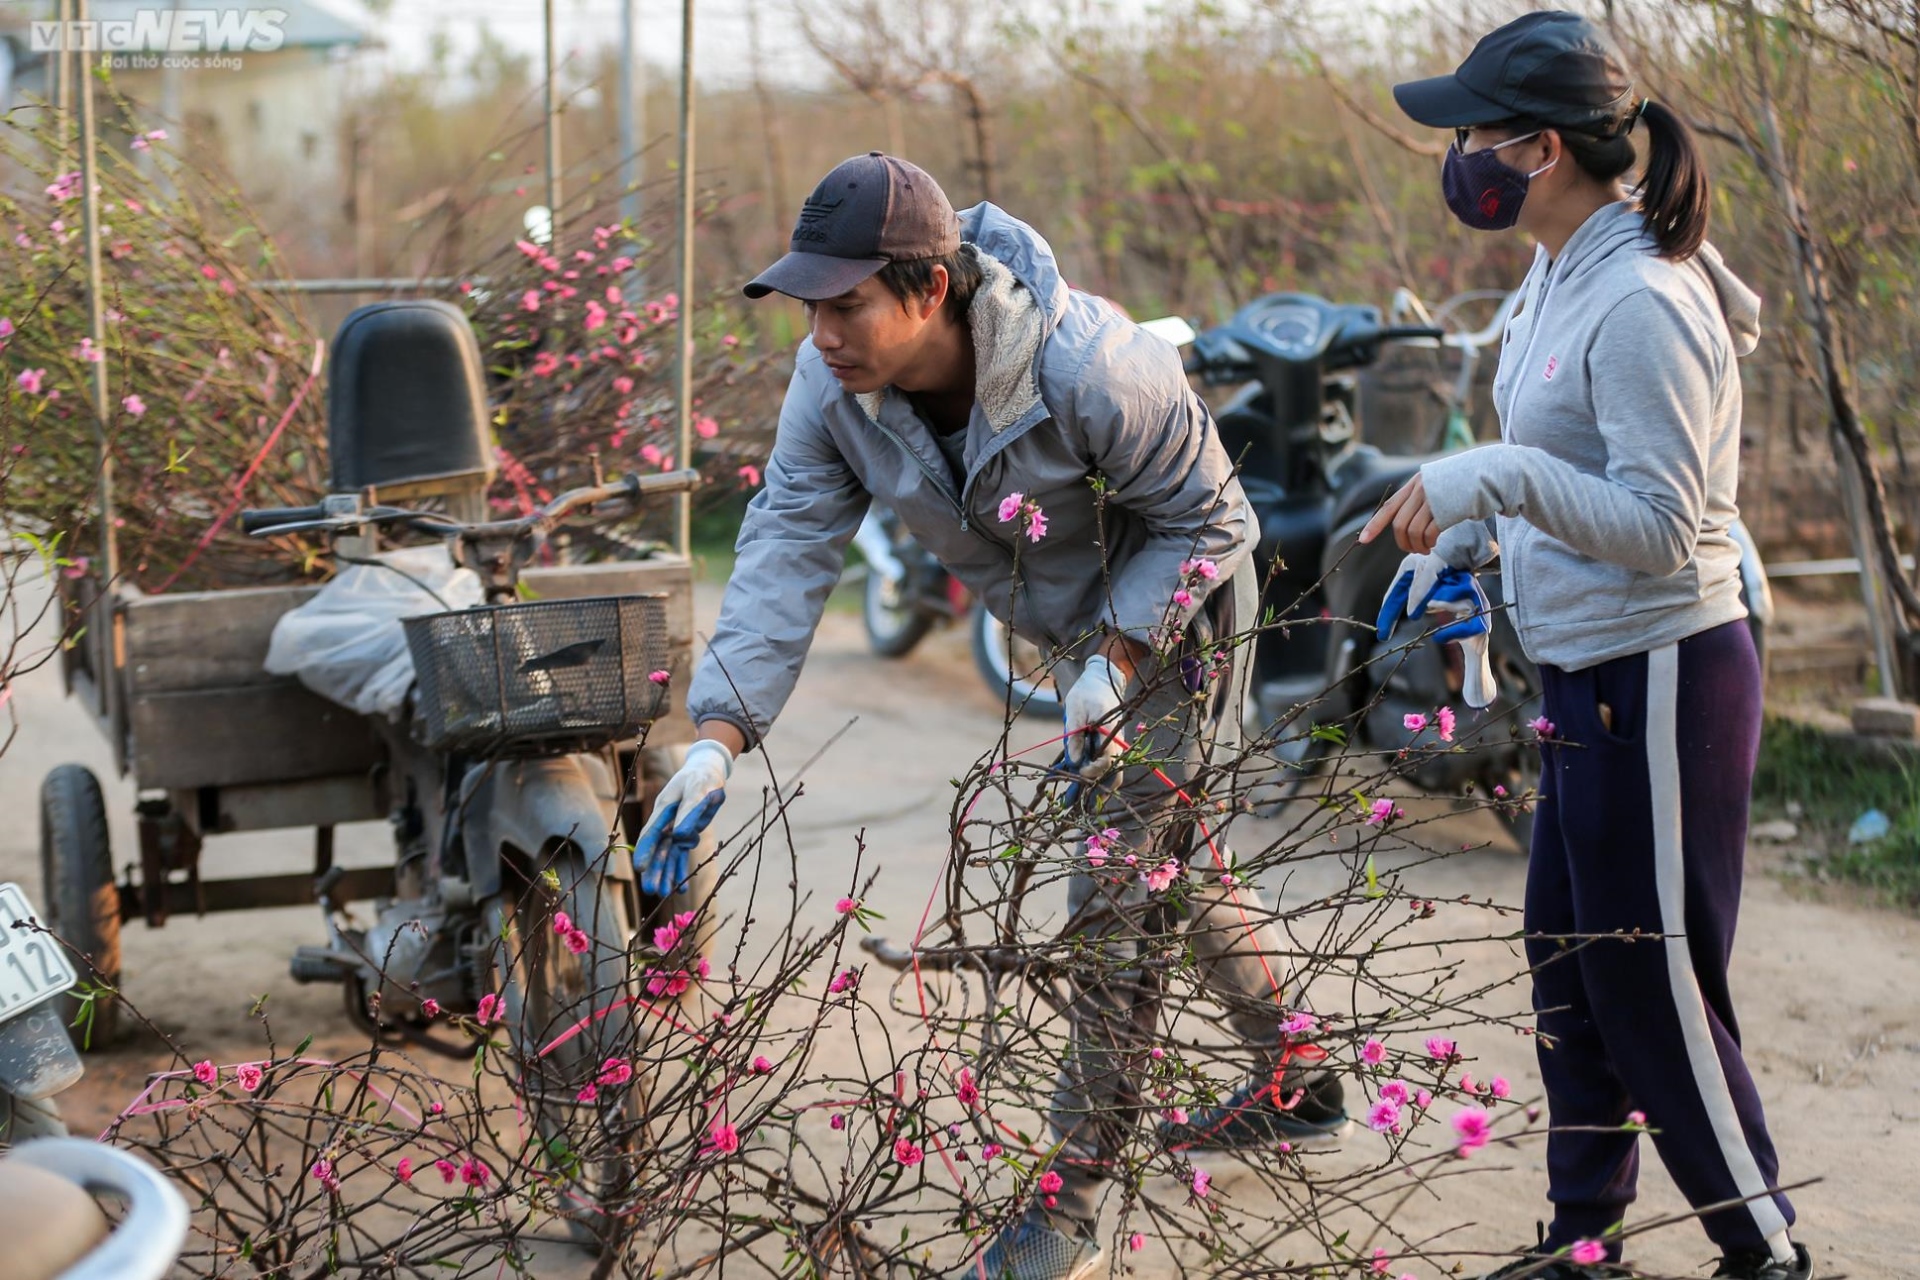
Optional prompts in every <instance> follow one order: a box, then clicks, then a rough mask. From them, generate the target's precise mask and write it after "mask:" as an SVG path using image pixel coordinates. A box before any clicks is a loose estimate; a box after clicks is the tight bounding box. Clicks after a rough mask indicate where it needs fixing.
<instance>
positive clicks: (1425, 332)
mask: <svg viewBox="0 0 1920 1280" xmlns="http://www.w3.org/2000/svg"><path fill="white" fill-rule="evenodd" d="M1446 336H1447V331H1446V330H1445V329H1442V328H1440V327H1438V326H1437V325H1430V324H1397V325H1391V326H1389V327H1388V328H1385V329H1382V330H1380V331H1379V332H1378V333H1376V334H1374V335H1373V338H1374V341H1376V342H1414V341H1418V340H1420V339H1422V338H1425V339H1431V340H1433V341H1436V342H1437V341H1439V340H1440V339H1442V338H1445V337H1446Z"/></svg>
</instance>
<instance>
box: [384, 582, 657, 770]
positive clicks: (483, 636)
mask: <svg viewBox="0 0 1920 1280" xmlns="http://www.w3.org/2000/svg"><path fill="white" fill-rule="evenodd" d="M666 600H667V597H666V595H665V594H664V593H661V594H653V595H632V596H599V597H592V598H589V599H584V600H550V601H536V602H533V603H530V604H508V605H491V606H487V607H485V608H478V609H459V610H455V611H454V612H452V613H435V614H429V615H427V616H425V617H421V618H408V619H406V620H405V622H404V625H405V627H406V632H407V648H408V650H409V651H411V653H412V654H413V668H414V675H415V678H416V679H417V680H418V681H419V682H420V697H419V703H418V715H417V720H416V731H417V733H418V735H419V737H420V740H421V742H422V743H423V744H424V745H425V746H426V747H427V748H428V749H429V750H433V751H471V752H476V753H484V754H488V755H502V754H513V753H524V754H542V753H547V752H553V751H560V750H568V749H572V750H587V749H591V748H594V747H598V746H604V745H605V744H607V743H609V742H614V741H618V740H620V739H623V738H629V737H632V736H633V735H634V734H636V733H638V732H639V731H640V729H641V728H642V727H643V726H645V725H647V724H648V723H650V722H652V721H653V720H656V719H658V718H659V717H660V716H662V715H664V714H665V713H666V710H667V690H666V686H664V685H661V684H656V683H654V682H653V681H652V680H651V679H649V676H650V675H651V674H652V673H653V672H655V671H659V670H662V669H664V668H665V667H666V665H667V662H668V653H669V650H668V637H667V610H666Z"/></svg>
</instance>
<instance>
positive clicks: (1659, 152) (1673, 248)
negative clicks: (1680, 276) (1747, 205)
mask: <svg viewBox="0 0 1920 1280" xmlns="http://www.w3.org/2000/svg"><path fill="white" fill-rule="evenodd" d="M1637 120H1644V121H1645V122H1646V125H1647V171H1646V173H1645V174H1644V175H1642V177H1641V179H1640V185H1639V186H1638V187H1636V188H1634V191H1635V194H1637V195H1638V196H1639V197H1640V216H1641V217H1642V218H1645V219H1646V223H1647V232H1648V234H1650V235H1652V236H1653V240H1654V243H1655V244H1657V245H1658V246H1659V247H1660V256H1661V257H1663V258H1670V259H1672V260H1673V261H1675V262H1685V261H1686V260H1687V259H1688V258H1691V257H1692V256H1693V255H1694V254H1695V253H1697V252H1699V249H1700V245H1701V243H1702V242H1704V241H1705V240H1706V238H1707V205H1708V201H1709V199H1710V198H1711V194H1712V193H1711V191H1710V190H1709V188H1708V186H1707V166H1706V161H1705V160H1703V159H1702V158H1701V155H1700V147H1699V144H1698V143H1696V142H1695V141H1694V139H1693V130H1691V129H1689V128H1687V122H1686V121H1684V120H1682V119H1681V118H1680V117H1679V116H1677V115H1675V114H1673V112H1671V111H1669V110H1667V108H1665V107H1663V106H1661V105H1660V104H1659V103H1657V102H1653V101H1651V100H1648V101H1645V102H1642V103H1641V104H1640V107H1639V109H1638V110H1637V111H1635V112H1634V113H1633V115H1631V116H1629V117H1628V118H1627V123H1626V125H1625V126H1624V127H1622V128H1620V129H1619V130H1618V131H1616V132H1610V133H1607V134H1605V135H1595V134H1591V133H1582V132H1579V131H1576V130H1572V129H1560V130H1559V133H1560V141H1561V144H1562V145H1563V146H1565V147H1566V149H1567V154H1568V155H1570V156H1572V157H1573V162H1574V163H1575V164H1576V165H1578V166H1580V169H1581V171H1582V172H1584V173H1586V174H1587V175H1588V176H1589V177H1593V178H1597V179H1599V180H1600V181H1602V182H1612V181H1613V180H1615V179H1616V178H1620V177H1623V176H1624V175H1625V174H1626V173H1627V172H1628V171H1629V170H1631V169H1632V168H1633V163H1634V159H1635V157H1634V150H1633V140H1632V139H1631V138H1630V137H1629V136H1628V135H1629V134H1630V133H1631V132H1632V130H1633V125H1634V122H1635V121H1637ZM1550 127H1552V126H1550Z"/></svg>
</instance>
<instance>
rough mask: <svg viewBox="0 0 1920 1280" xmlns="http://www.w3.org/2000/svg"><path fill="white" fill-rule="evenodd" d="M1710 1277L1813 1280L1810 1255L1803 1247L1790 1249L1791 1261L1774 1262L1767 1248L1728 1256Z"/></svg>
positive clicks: (1740, 1279)
mask: <svg viewBox="0 0 1920 1280" xmlns="http://www.w3.org/2000/svg"><path fill="white" fill-rule="evenodd" d="M1713 1274H1714V1275H1715V1276H1716V1277H1728V1280H1813V1255H1812V1254H1810V1253H1808V1252H1807V1246H1805V1245H1803V1244H1796V1245H1795V1246H1793V1261H1792V1262H1775V1261H1774V1260H1773V1253H1772V1251H1771V1250H1768V1249H1754V1250H1751V1251H1748V1252H1745V1253H1730V1254H1728V1255H1727V1256H1726V1257H1724V1258H1722V1259H1720V1266H1719V1268H1718V1269H1717V1270H1715V1271H1714V1273H1713Z"/></svg>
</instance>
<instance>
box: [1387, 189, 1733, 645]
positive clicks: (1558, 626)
mask: <svg viewBox="0 0 1920 1280" xmlns="http://www.w3.org/2000/svg"><path fill="white" fill-rule="evenodd" d="M1522 289H1523V298H1524V301H1523V302H1522V304H1521V308H1520V311H1519V313H1518V314H1517V315H1515V317H1514V318H1513V320H1512V322H1511V323H1510V324H1509V325H1508V326H1507V332H1506V338H1505V344H1504V345H1503V346H1502V347H1501V350H1500V367H1499V370H1498V372H1497V373H1496V375H1495V377H1494V383H1493V395H1494V406H1495V408H1496V409H1497V410H1498V411H1499V415H1500V440H1501V442H1500V443H1499V444H1490V445H1483V446H1481V447H1480V448H1477V449H1469V450H1467V451H1466V452H1464V453H1459V454H1455V455H1453V456H1451V457H1448V458H1442V459H1440V460H1438V461H1435V462H1429V463H1427V464H1426V465H1425V466H1424V467H1422V468H1421V476H1422V478H1423V480H1424V482H1425V485H1426V491H1427V501H1428V503H1429V504H1430V505H1431V506H1432V508H1433V514H1434V517H1435V520H1436V521H1437V522H1438V524H1439V525H1440V526H1441V528H1442V529H1444V530H1446V532H1445V533H1444V534H1443V535H1442V536H1441V539H1440V544H1439V546H1437V547H1436V548H1435V550H1436V553H1437V554H1439V555H1440V556H1442V558H1444V559H1446V560H1447V561H1448V562H1449V563H1451V564H1453V565H1455V566H1456V567H1461V568H1478V567H1480V566H1481V565H1482V564H1484V563H1486V561H1488V560H1490V559H1491V558H1492V556H1493V555H1494V554H1495V553H1496V552H1497V553H1498V554H1499V555H1500V557H1501V565H1502V570H1501V571H1502V575H1503V578H1504V581H1505V583H1506V587H1507V593H1508V594H1507V598H1508V599H1510V600H1512V601H1513V602H1514V604H1513V607H1514V621H1515V624H1516V626H1517V628H1518V630H1519V633H1520V639H1521V642H1522V643H1523V644H1524V645H1525V647H1526V650H1527V654H1528V655H1529V656H1530V657H1532V658H1533V659H1534V660H1535V661H1536V662H1544V663H1550V664H1552V665H1554V666H1557V667H1560V668H1562V669H1564V670H1568V671H1577V670H1579V669H1581V668H1583V667H1589V666H1593V665H1595V664H1597V663H1601V662H1606V661H1608V660H1610V659H1613V658H1618V657H1622V656H1624V655H1627V654H1631V653H1641V652H1645V651H1646V650H1649V649H1654V648H1658V647H1659V646H1661V645H1664V644H1669V643H1672V642H1674V641H1678V640H1683V639H1685V638H1686V637H1688V636H1691V635H1697V634H1699V633H1700V632H1702V631H1705V630H1708V629H1709V628H1711V627H1716V626H1719V625H1720V624H1722V623H1725V622H1731V621H1734V620H1735V619H1738V618H1742V617H1745V616H1746V607H1745V606H1744V605H1742V604H1741V603H1740V548H1739V546H1738V544H1736V543H1735V542H1734V539H1733V537H1732V535H1731V534H1730V533H1729V532H1728V530H1729V527H1730V526H1731V525H1732V524H1733V521H1734V519H1735V517H1736V516H1737V515H1738V514H1739V512H1738V508H1737V507H1736V505H1735V503H1736V497H1737V494H1738V490H1739V482H1740V374H1739V370H1738V369H1737V368H1736V367H1735V363H1734V362H1735V359H1736V357H1739V356H1744V355H1747V354H1749V353H1751V352H1752V351H1753V349H1754V346H1755V344H1756V343H1757V342H1758V340H1759V336H1760V299H1759V298H1758V297H1756V296H1755V295H1754V293H1753V291H1752V290H1750V289H1748V288H1747V287H1746V286H1745V285H1744V284H1742V283H1741V282H1740V281H1739V280H1738V279H1736V278H1735V277H1734V275H1733V273H1732V272H1731V271H1729V270H1727V267H1726V265H1725V264H1724V263H1723V262H1722V261H1721V259H1720V254H1719V253H1718V252H1717V251H1716V250H1715V249H1714V248H1713V247H1712V246H1711V245H1706V246H1702V248H1701V250H1700V252H1699V253H1698V254H1696V255H1695V256H1694V257H1692V258H1690V259H1688V260H1687V261H1685V262H1670V261H1668V260H1666V259H1664V258H1661V257H1660V256H1659V254H1658V251H1657V249H1656V247H1655V245H1654V242H1653V238H1652V237H1651V236H1650V235H1649V234H1648V233H1647V230H1646V226H1645V223H1644V221H1643V219H1642V218H1641V215H1640V213H1639V212H1638V211H1637V210H1636V209H1635V208H1634V207H1633V206H1632V205H1630V204H1626V203H1619V204H1613V205H1609V206H1607V207H1605V208H1603V209H1601V210H1600V211H1599V212H1597V213H1595V214H1594V215H1593V216H1592V217H1591V218H1589V219H1587V221H1586V222H1585V223H1584V224H1583V225H1582V226H1581V228H1580V229H1579V230H1578V231H1576V232H1575V233H1574V234H1573V237H1572V238H1571V239H1569V240H1568V241H1567V243H1566V246H1565V247H1564V248H1563V249H1562V250H1561V253H1560V256H1559V257H1558V258H1555V259H1549V258H1548V257H1547V255H1546V252H1545V250H1544V249H1543V250H1541V252H1540V253H1539V254H1538V255H1537V256H1536V258H1535V259H1534V264H1533V269H1532V270H1531V271H1530V272H1528V274H1527V279H1526V283H1525V284H1524V285H1523V286H1522ZM1488 517H1497V518H1498V534H1499V540H1498V544H1497V545H1495V544H1494V543H1493V542H1492V541H1491V540H1490V539H1489V538H1488V535H1487V531H1486V525H1485V521H1486V520H1487V519H1488Z"/></svg>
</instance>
